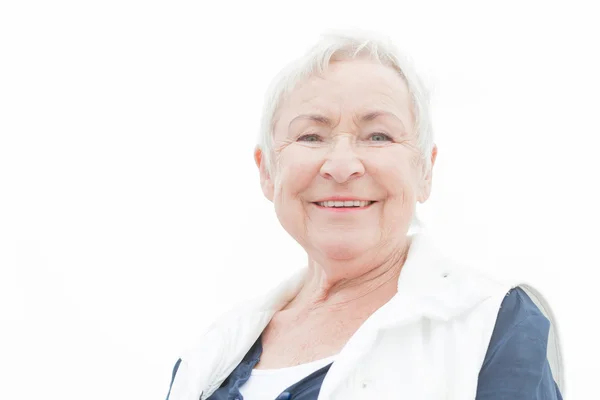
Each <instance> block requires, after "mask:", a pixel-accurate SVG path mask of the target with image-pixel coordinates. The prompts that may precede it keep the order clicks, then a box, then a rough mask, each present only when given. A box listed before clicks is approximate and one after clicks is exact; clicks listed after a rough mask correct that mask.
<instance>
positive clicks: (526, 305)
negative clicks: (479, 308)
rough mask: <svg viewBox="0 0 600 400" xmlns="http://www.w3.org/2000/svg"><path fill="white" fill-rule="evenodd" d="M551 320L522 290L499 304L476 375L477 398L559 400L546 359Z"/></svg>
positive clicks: (511, 293) (513, 293)
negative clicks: (485, 351)
mask: <svg viewBox="0 0 600 400" xmlns="http://www.w3.org/2000/svg"><path fill="white" fill-rule="evenodd" d="M549 331H550V321H549V319H548V318H547V317H546V316H545V315H544V313H543V312H542V311H541V310H540V309H539V308H538V306H537V305H536V304H535V303H534V301H533V300H532V299H531V298H530V297H529V295H528V294H527V293H526V292H525V290H523V289H522V288H521V287H515V288H513V289H512V290H510V291H509V292H508V293H507V294H506V296H505V298H504V300H503V301H502V304H501V307H500V310H499V311H498V316H497V319H496V324H495V327H494V331H493V334H492V338H491V340H490V344H489V347H488V350H487V353H486V356H485V360H484V362H483V366H482V368H481V371H480V374H479V384H478V396H477V398H478V399H480V398H481V399H500V398H511V399H560V398H561V397H560V396H561V395H560V391H559V389H558V386H557V385H556V383H555V381H554V378H553V374H552V370H551V368H550V364H549V362H548V359H547V355H546V354H547V348H548V337H549Z"/></svg>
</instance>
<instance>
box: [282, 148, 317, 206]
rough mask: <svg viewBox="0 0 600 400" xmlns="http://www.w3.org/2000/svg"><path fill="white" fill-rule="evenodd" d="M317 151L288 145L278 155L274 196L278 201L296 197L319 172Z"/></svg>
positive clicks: (308, 185) (299, 195)
mask: <svg viewBox="0 0 600 400" xmlns="http://www.w3.org/2000/svg"><path fill="white" fill-rule="evenodd" d="M316 153H318V151H315V150H314V149H307V148H302V147H300V146H294V145H292V146H290V147H288V148H286V149H285V150H284V151H282V153H281V154H280V155H279V157H278V160H277V171H278V172H277V174H276V177H275V198H279V201H280V202H286V201H288V200H290V199H298V197H301V195H302V192H304V191H305V190H307V189H308V188H309V187H310V186H311V184H312V183H313V182H314V180H315V177H316V176H317V175H318V174H319V169H320V163H319V161H318V160H319V156H318V155H317V154H316Z"/></svg>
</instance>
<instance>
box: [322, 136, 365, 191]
mask: <svg viewBox="0 0 600 400" xmlns="http://www.w3.org/2000/svg"><path fill="white" fill-rule="evenodd" d="M320 173H321V176H323V177H324V178H325V179H333V180H334V181H336V182H337V183H345V182H347V181H349V180H351V179H355V178H359V177H361V176H363V175H364V174H365V166H364V165H363V163H362V161H361V160H360V159H359V158H358V157H357V155H356V153H355V151H354V148H353V146H352V140H351V139H350V138H340V139H339V140H337V141H335V143H334V144H333V145H332V148H331V150H330V151H329V152H328V154H327V157H326V159H325V161H324V162H323V165H322V166H321V170H320Z"/></svg>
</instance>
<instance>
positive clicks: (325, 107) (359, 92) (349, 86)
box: [277, 60, 414, 127]
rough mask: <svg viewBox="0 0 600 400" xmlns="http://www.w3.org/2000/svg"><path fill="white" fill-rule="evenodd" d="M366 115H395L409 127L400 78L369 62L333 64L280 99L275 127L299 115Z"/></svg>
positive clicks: (408, 108)
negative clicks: (377, 113)
mask: <svg viewBox="0 0 600 400" xmlns="http://www.w3.org/2000/svg"><path fill="white" fill-rule="evenodd" d="M368 112H371V113H372V112H383V113H386V112H388V113H392V114H395V115H397V116H398V117H399V118H400V119H401V120H402V122H403V123H404V125H405V126H407V127H412V126H413V124H414V121H413V112H412V102H411V99H410V94H409V91H408V87H407V86H406V83H405V81H404V79H403V78H402V77H401V76H400V75H399V73H398V72H397V71H395V70H394V69H392V68H391V67H388V66H385V65H381V64H379V63H377V62H373V61H368V60H352V61H343V62H335V63H333V64H330V65H329V66H328V68H327V69H326V70H325V72H324V73H323V74H322V75H319V76H313V77H310V78H309V79H307V80H306V81H305V82H302V83H301V84H299V85H298V86H297V87H296V88H295V89H294V90H293V91H292V92H291V93H290V94H289V95H288V96H287V97H286V98H285V99H284V101H283V103H282V105H281V107H280V109H279V112H278V115H277V125H281V124H287V123H288V122H289V121H290V120H292V119H293V118H295V117H296V116H297V115H299V114H303V113H319V114H324V115H326V116H327V117H329V118H333V119H337V120H339V119H343V118H345V117H352V116H354V115H358V114H365V113H368ZM285 126H287V125H285Z"/></svg>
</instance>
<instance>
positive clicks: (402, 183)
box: [367, 151, 417, 202]
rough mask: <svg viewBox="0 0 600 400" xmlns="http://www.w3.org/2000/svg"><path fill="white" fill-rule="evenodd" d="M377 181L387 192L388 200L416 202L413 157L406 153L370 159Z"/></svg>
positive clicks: (382, 155) (398, 152)
mask: <svg viewBox="0 0 600 400" xmlns="http://www.w3.org/2000/svg"><path fill="white" fill-rule="evenodd" d="M369 164H370V168H367V170H370V171H372V175H373V178H374V180H375V181H377V182H378V183H379V185H381V186H382V187H383V188H384V190H385V191H386V192H387V195H388V200H390V201H395V200H400V201H403V202H411V201H416V200H415V196H416V190H417V179H416V170H415V167H414V166H413V162H412V157H411V155H410V154H406V152H400V151H390V152H387V153H383V152H382V153H381V154H379V155H378V156H377V157H371V158H370V162H369Z"/></svg>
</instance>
